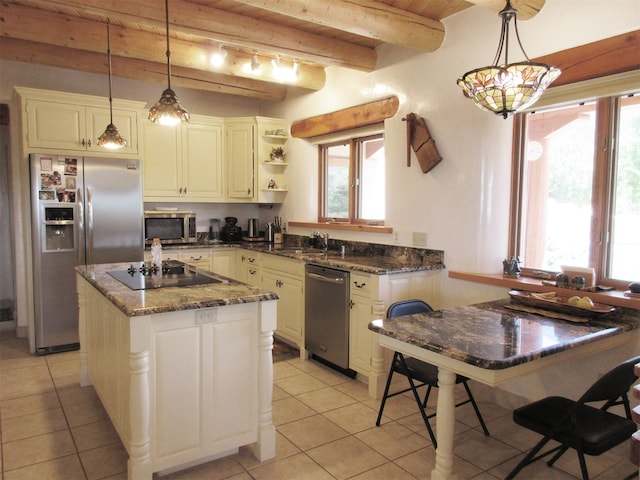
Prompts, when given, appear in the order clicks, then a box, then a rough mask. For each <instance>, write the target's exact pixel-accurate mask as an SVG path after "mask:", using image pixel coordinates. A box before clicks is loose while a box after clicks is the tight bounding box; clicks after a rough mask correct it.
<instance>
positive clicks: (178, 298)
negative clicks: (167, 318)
mask: <svg viewBox="0 0 640 480" xmlns="http://www.w3.org/2000/svg"><path fill="white" fill-rule="evenodd" d="M130 265H131V264H130V263H105V264H100V265H87V266H77V267H75V269H76V272H78V274H80V275H81V276H82V277H83V278H84V279H85V280H87V281H88V282H89V283H90V284H91V285H93V286H94V287H95V288H96V289H98V290H99V291H100V292H101V293H102V294H103V295H104V296H105V297H107V298H108V299H109V300H110V301H111V302H112V303H113V304H114V305H115V306H116V307H117V308H118V309H120V310H121V311H122V312H123V313H124V314H125V315H127V316H129V317H135V316H139V315H150V314H153V313H165V312H173V311H179V310H191V309H198V308H210V307H216V306H221V305H233V304H238V303H250V302H262V301H267V300H277V299H278V295H277V294H275V293H272V292H269V291H267V290H263V289H261V288H257V287H253V286H251V285H247V284H245V283H242V282H238V281H236V280H232V279H230V278H227V277H223V276H222V275H215V276H217V277H219V278H221V279H224V280H226V281H225V282H224V283H210V284H205V285H193V286H182V287H164V288H156V289H150V290H131V289H130V288H129V287H127V286H126V285H124V284H123V283H120V282H119V281H118V280H116V279H115V278H113V277H112V276H111V275H109V274H108V273H107V272H108V271H111V270H126V269H127V268H129V266H130Z"/></svg>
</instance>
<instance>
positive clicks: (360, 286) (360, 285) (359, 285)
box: [353, 280, 366, 288]
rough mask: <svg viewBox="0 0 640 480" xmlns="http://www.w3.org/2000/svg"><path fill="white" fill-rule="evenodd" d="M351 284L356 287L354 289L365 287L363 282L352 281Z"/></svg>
mask: <svg viewBox="0 0 640 480" xmlns="http://www.w3.org/2000/svg"><path fill="white" fill-rule="evenodd" d="M353 284H354V285H355V286H356V288H364V286H365V285H366V283H365V282H362V283H358V282H357V281H355V280H354V281H353Z"/></svg>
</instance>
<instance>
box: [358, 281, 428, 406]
mask: <svg viewBox="0 0 640 480" xmlns="http://www.w3.org/2000/svg"><path fill="white" fill-rule="evenodd" d="M349 281H350V288H349V295H350V300H351V313H350V318H349V322H350V323H349V367H350V368H351V369H353V370H355V371H356V372H358V375H359V376H363V377H366V378H367V379H368V383H369V395H370V396H371V397H373V398H380V397H381V396H382V391H383V390H384V385H385V381H386V377H387V373H388V362H389V353H388V352H386V353H385V351H384V349H383V348H382V347H380V346H379V345H378V342H377V339H376V337H375V334H374V333H373V332H371V330H369V328H368V325H369V323H370V322H371V321H372V320H375V319H376V318H382V317H384V316H385V314H386V311H387V308H389V305H391V304H392V303H393V302H397V301H399V300H408V299H411V298H420V299H422V300H424V301H426V302H428V303H429V304H431V306H432V307H434V308H436V305H435V302H436V301H437V298H438V297H437V295H438V292H439V281H440V271H439V270H438V271H421V272H410V273H396V274H389V275H373V274H366V273H362V272H351V275H350V279H349Z"/></svg>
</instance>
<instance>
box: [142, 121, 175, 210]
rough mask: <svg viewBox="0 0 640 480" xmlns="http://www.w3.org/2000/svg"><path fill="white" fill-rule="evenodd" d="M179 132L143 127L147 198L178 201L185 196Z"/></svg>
mask: <svg viewBox="0 0 640 480" xmlns="http://www.w3.org/2000/svg"><path fill="white" fill-rule="evenodd" d="M178 133H179V129H177V128H175V127H164V126H161V125H154V124H152V123H151V122H148V121H145V122H144V123H143V124H142V135H143V142H144V143H143V144H144V148H143V156H142V179H143V194H144V197H145V200H146V199H147V198H146V197H152V196H159V197H178V196H180V195H181V194H182V162H181V161H180V159H179V157H178V151H179V148H180V139H179V136H178Z"/></svg>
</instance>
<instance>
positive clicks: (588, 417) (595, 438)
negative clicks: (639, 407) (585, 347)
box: [506, 356, 640, 480]
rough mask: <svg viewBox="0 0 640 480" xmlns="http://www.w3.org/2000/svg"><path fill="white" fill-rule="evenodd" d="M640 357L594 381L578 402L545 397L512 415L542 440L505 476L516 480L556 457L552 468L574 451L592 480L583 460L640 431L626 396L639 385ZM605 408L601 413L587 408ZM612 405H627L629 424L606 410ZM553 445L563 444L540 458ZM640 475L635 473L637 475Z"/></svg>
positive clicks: (549, 463)
mask: <svg viewBox="0 0 640 480" xmlns="http://www.w3.org/2000/svg"><path fill="white" fill-rule="evenodd" d="M638 362H640V356H637V357H634V358H631V359H629V360H627V361H626V362H623V363H621V364H620V365H618V366H617V367H615V368H614V369H613V370H611V371H609V372H608V373H606V374H604V375H603V376H602V377H601V378H600V379H599V380H598V381H596V382H595V383H594V384H593V385H592V386H591V387H590V388H589V389H588V390H587V391H586V392H585V393H584V394H583V395H582V397H580V399H579V400H577V401H574V400H569V399H568V398H564V397H547V398H543V399H542V400H538V401H537V402H533V403H530V404H528V405H525V406H524V407H520V408H517V409H516V410H514V411H513V420H514V421H515V422H516V423H517V424H518V425H522V426H523V427H525V428H528V429H529V430H533V431H534V432H537V433H539V434H540V435H542V436H543V438H542V440H540V441H539V442H538V444H537V445H536V446H535V447H533V448H532V449H531V451H530V452H529V453H528V454H527V455H526V456H525V457H524V458H523V459H522V461H521V462H520V463H519V464H518V465H517V466H516V468H514V469H513V470H512V471H511V473H509V475H508V476H507V478H506V480H510V479H512V478H514V477H515V476H516V475H517V474H518V472H520V470H522V469H523V468H524V467H526V466H527V465H529V464H530V463H533V462H535V461H536V460H539V459H540V458H542V457H545V456H547V455H549V454H551V453H553V452H556V454H555V455H554V456H553V457H552V458H551V459H550V460H549V461H548V462H547V465H548V466H550V467H551V466H552V465H553V464H554V463H555V461H556V460H558V459H559V458H560V457H561V456H562V455H563V454H564V452H566V451H567V450H568V449H570V448H573V449H574V450H575V451H576V452H577V454H578V459H579V461H580V470H581V471H582V478H583V480H589V473H588V472H587V464H586V462H585V458H584V456H585V455H592V456H597V455H600V454H602V453H604V452H606V451H608V450H610V449H612V448H613V447H615V446H616V445H619V444H620V443H622V442H624V441H626V440H628V439H629V438H630V437H631V435H633V433H634V432H635V431H636V430H637V429H638V427H637V425H636V424H635V423H634V422H633V420H631V408H630V407H629V399H628V397H627V392H628V391H629V389H630V388H631V386H632V385H633V383H634V382H635V381H636V380H637V378H638V377H637V376H636V374H635V373H634V365H635V364H636V363H638ZM592 402H605V403H604V404H603V405H602V406H601V407H600V408H597V407H595V406H592V405H587V404H588V403H592ZM614 405H624V410H625V413H626V418H625V417H621V416H619V415H615V414H613V413H611V412H608V411H607V410H608V409H609V408H610V407H612V406H614ZM549 440H555V441H556V442H558V443H560V445H558V446H557V447H554V448H552V449H550V450H549V451H547V452H545V453H542V454H540V455H536V454H537V453H538V452H539V451H540V450H541V449H542V447H544V445H545V444H546V443H547V442H549ZM636 475H637V472H636Z"/></svg>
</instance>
